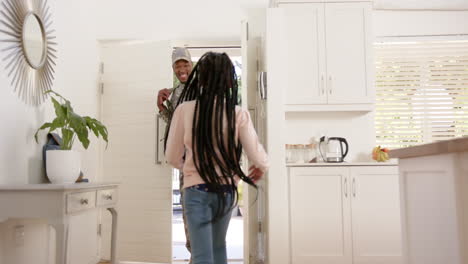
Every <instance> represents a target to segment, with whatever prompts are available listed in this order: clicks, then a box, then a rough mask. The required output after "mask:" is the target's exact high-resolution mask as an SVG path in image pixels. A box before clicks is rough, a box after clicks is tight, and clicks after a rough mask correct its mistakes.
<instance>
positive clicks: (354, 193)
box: [353, 178, 356, 197]
mask: <svg viewBox="0 0 468 264" xmlns="http://www.w3.org/2000/svg"><path fill="white" fill-rule="evenodd" d="M353 196H354V197H356V178H353Z"/></svg>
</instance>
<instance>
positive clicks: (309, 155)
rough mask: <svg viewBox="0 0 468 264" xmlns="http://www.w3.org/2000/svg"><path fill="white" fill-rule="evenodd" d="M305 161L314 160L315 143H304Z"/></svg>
mask: <svg viewBox="0 0 468 264" xmlns="http://www.w3.org/2000/svg"><path fill="white" fill-rule="evenodd" d="M303 153H304V154H303V156H304V163H310V162H312V161H313V159H314V158H315V157H316V156H315V144H306V145H304V152H303Z"/></svg>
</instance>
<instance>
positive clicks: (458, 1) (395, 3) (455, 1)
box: [374, 0, 468, 10]
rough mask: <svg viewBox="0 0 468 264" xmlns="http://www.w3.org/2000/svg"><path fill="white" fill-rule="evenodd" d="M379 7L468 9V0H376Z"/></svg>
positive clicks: (376, 5)
mask: <svg viewBox="0 0 468 264" xmlns="http://www.w3.org/2000/svg"><path fill="white" fill-rule="evenodd" d="M374 7H375V8H378V9H417V10H421V9H430V10H460V9H468V1H466V0H411V1H408V0H374Z"/></svg>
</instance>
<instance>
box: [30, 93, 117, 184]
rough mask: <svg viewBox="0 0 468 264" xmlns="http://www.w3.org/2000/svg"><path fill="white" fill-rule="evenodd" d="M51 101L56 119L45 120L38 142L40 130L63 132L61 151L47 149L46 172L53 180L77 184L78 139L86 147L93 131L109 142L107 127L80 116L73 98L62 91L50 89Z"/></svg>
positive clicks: (51, 180)
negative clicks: (74, 144) (75, 109)
mask: <svg viewBox="0 0 468 264" xmlns="http://www.w3.org/2000/svg"><path fill="white" fill-rule="evenodd" d="M46 93H47V94H50V95H51V101H52V103H53V105H54V109H55V115H56V117H55V119H54V120H53V121H52V122H46V123H44V124H43V125H42V126H41V127H39V129H38V130H37V131H36V133H35V134H34V138H35V139H36V142H38V139H37V136H38V133H39V131H40V130H46V129H48V132H49V133H50V132H53V131H56V130H57V131H59V132H60V134H61V135H62V143H61V145H60V149H59V150H48V151H47V152H46V173H47V177H48V178H49V180H50V182H52V183H57V184H59V183H74V182H75V181H76V180H77V179H78V177H79V174H80V170H81V158H80V153H79V152H77V151H74V150H72V147H73V143H74V142H75V139H76V138H78V140H79V141H80V142H81V144H82V145H83V147H84V148H85V149H88V146H89V144H90V141H89V134H90V132H92V133H94V135H95V136H96V137H98V138H99V137H100V136H101V137H102V139H103V140H104V141H106V143H107V142H108V132H107V128H106V127H105V126H104V125H103V124H102V123H101V122H99V121H98V120H96V119H94V118H91V117H89V116H84V117H82V116H80V115H78V114H77V113H75V112H74V111H73V108H72V106H71V104H70V101H69V100H67V99H65V98H64V97H63V96H61V95H60V94H58V93H56V92H54V91H52V90H49V91H47V92H46Z"/></svg>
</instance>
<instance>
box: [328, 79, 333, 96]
mask: <svg viewBox="0 0 468 264" xmlns="http://www.w3.org/2000/svg"><path fill="white" fill-rule="evenodd" d="M328 93H330V95H331V94H332V93H333V86H332V77H331V75H330V76H328Z"/></svg>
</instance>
